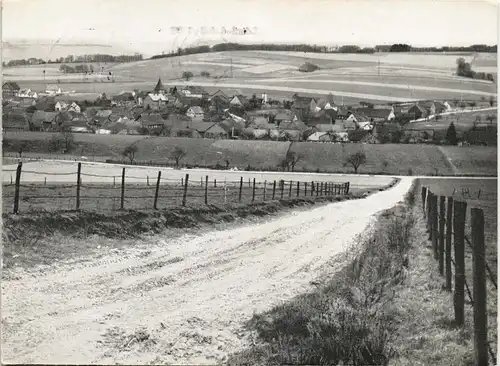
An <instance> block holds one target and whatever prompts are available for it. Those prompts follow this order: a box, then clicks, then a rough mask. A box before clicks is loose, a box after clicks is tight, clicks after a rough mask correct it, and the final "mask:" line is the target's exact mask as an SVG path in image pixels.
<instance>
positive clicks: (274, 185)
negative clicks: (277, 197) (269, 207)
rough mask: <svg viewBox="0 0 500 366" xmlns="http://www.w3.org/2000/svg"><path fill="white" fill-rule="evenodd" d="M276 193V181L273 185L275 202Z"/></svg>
mask: <svg viewBox="0 0 500 366" xmlns="http://www.w3.org/2000/svg"><path fill="white" fill-rule="evenodd" d="M275 193H276V181H274V183H273V201H274V194H275Z"/></svg>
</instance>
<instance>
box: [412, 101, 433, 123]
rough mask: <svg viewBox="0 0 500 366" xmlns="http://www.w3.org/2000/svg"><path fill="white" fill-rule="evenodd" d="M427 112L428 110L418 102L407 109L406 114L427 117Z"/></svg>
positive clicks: (414, 116)
mask: <svg viewBox="0 0 500 366" xmlns="http://www.w3.org/2000/svg"><path fill="white" fill-rule="evenodd" d="M429 112H430V111H428V110H427V109H425V108H424V107H423V106H421V105H420V104H418V103H416V104H414V105H413V106H411V107H410V108H409V109H408V114H410V115H412V116H413V118H414V119H420V118H427V117H428V116H429V114H430V113H429Z"/></svg>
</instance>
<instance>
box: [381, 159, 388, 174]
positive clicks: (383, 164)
mask: <svg viewBox="0 0 500 366" xmlns="http://www.w3.org/2000/svg"><path fill="white" fill-rule="evenodd" d="M388 166H389V162H388V161H387V160H384V161H382V170H383V171H384V172H385V170H386V169H387V167H388Z"/></svg>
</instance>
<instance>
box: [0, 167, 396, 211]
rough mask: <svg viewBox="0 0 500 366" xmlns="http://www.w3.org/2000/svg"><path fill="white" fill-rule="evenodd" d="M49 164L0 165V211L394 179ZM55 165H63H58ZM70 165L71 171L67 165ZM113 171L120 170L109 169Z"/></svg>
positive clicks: (248, 195) (286, 193)
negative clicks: (0, 174) (0, 168)
mask: <svg viewBox="0 0 500 366" xmlns="http://www.w3.org/2000/svg"><path fill="white" fill-rule="evenodd" d="M54 163H55V162H53V164H52V165H47V166H45V168H46V170H45V171H43V170H41V169H40V168H43V167H44V166H43V165H42V166H40V164H38V166H37V163H27V164H25V165H24V166H23V164H22V163H19V165H18V166H17V168H16V169H15V171H14V169H12V168H9V167H7V169H5V170H4V187H3V200H4V205H3V207H4V212H14V213H18V212H29V211H39V210H44V211H52V210H75V209H84V210H96V211H108V210H118V209H132V210H144V209H161V208H170V207H179V206H186V205H189V206H194V207H196V206H200V205H207V204H214V205H225V204H232V203H251V202H256V201H266V200H267V201H269V200H276V199H291V198H311V197H317V196H333V195H347V194H348V193H349V192H354V193H357V192H359V191H360V190H366V191H368V190H370V189H380V188H381V187H384V186H388V185H390V184H391V183H392V182H393V181H394V180H393V179H392V178H390V177H381V178H380V179H378V182H374V181H370V180H369V179H366V178H370V177H355V178H358V179H354V180H355V181H356V180H357V182H356V184H355V185H354V186H353V188H352V189H351V187H350V180H351V179H349V177H335V176H323V177H321V176H319V175H304V174H302V175H300V174H289V175H288V176H286V175H278V174H270V173H267V174H266V173H256V172H245V173H247V174H245V176H243V174H242V173H243V172H232V173H234V174H228V175H227V176H223V175H222V173H220V172H219V174H217V173H218V172H213V174H212V175H211V176H209V175H207V174H204V173H207V172H203V171H191V172H190V171H188V172H189V173H186V171H181V170H173V169H164V170H163V171H162V170H156V171H153V169H152V168H138V167H133V168H129V167H127V168H125V167H118V166H114V167H113V166H109V165H107V164H106V165H98V164H82V163H77V164H73V163H69V164H68V163H66V164H59V165H57V164H54ZM61 166H64V169H60V167H61ZM11 167H12V166H11ZM75 167H76V170H75V169H70V168H75ZM37 168H38V169H37ZM5 172H7V173H11V174H13V173H15V179H12V178H11V180H10V181H7V182H6V181H5V180H6V175H5ZM99 172H100V173H99ZM117 172H120V174H113V173H117ZM153 172H154V173H155V174H152V173H153ZM190 173H194V174H190ZM238 173H240V174H238ZM248 173H250V174H248ZM252 174H253V175H252ZM179 176H180V179H179ZM11 177H12V176H11ZM258 178H259V180H258ZM285 178H286V179H285ZM294 178H295V179H294Z"/></svg>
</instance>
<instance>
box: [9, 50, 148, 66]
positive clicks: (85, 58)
mask: <svg viewBox="0 0 500 366" xmlns="http://www.w3.org/2000/svg"><path fill="white" fill-rule="evenodd" d="M142 59H143V56H142V55H141V54H139V53H136V54H134V55H119V56H113V55H106V54H92V55H80V56H75V55H69V56H66V57H59V58H57V59H54V60H42V59H40V58H28V59H20V60H11V61H9V62H5V61H4V62H3V63H2V64H3V66H4V67H12V66H25V65H41V64H62V63H66V64H68V63H88V62H98V63H104V62H133V61H141V60H142Z"/></svg>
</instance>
